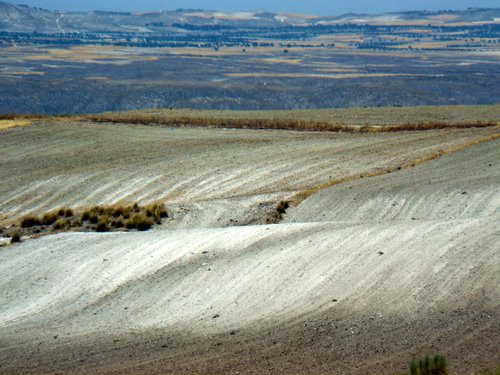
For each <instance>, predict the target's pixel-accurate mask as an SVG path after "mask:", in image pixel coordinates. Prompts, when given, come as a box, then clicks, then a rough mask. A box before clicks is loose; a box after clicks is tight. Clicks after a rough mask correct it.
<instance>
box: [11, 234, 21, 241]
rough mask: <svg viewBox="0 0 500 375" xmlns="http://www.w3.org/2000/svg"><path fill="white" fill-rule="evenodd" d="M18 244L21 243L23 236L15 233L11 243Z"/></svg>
mask: <svg viewBox="0 0 500 375" xmlns="http://www.w3.org/2000/svg"><path fill="white" fill-rule="evenodd" d="M17 242H21V234H20V233H19V232H16V233H14V234H13V235H12V237H11V238H10V243H17Z"/></svg>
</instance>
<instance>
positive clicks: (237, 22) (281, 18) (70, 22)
mask: <svg viewBox="0 0 500 375" xmlns="http://www.w3.org/2000/svg"><path fill="white" fill-rule="evenodd" d="M499 18H500V10H499V9H469V10H466V11H442V12H402V13H388V14H377V15H369V14H346V15H341V16H330V17H325V16H324V15H323V16H311V15H297V14H272V13H250V12H240V13H226V12H220V11H201V10H178V11H154V10H151V12H143V13H140V12H103V11H95V12H66V11H64V10H61V11H48V10H45V9H41V8H33V7H28V6H25V5H14V4H11V3H7V2H0V31H9V32H33V31H34V30H36V31H37V32H41V33H73V32H77V33H81V32H132V31H136V32H147V33H155V32H165V31H167V32H168V31H170V32H171V31H173V29H175V28H179V27H181V28H182V27H188V26H189V25H191V26H193V27H207V28H210V27H213V26H216V27H217V28H219V29H220V28H222V29H223V28H242V29H259V28H269V27H273V28H276V27H288V26H325V25H335V24H366V25H370V24H373V25H376V24H387V23H389V24H394V25H398V24H401V25H403V24H407V25H425V23H426V22H427V23H430V24H433V25H457V24H460V23H467V22H482V23H498V21H497V20H498V19H499ZM188 30H189V29H188Z"/></svg>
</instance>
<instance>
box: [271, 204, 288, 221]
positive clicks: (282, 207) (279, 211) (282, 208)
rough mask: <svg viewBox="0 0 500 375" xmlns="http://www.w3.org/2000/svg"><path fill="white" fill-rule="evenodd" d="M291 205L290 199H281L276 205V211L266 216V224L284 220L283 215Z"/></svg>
mask: <svg viewBox="0 0 500 375" xmlns="http://www.w3.org/2000/svg"><path fill="white" fill-rule="evenodd" d="M289 207H290V203H289V202H288V201H281V202H279V203H278V204H277V205H276V208H275V209H274V211H272V212H270V213H269V214H268V215H267V217H266V224H277V223H279V222H280V221H281V220H283V215H284V214H285V213H286V210H287V209H288V208H289Z"/></svg>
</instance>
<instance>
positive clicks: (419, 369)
mask: <svg viewBox="0 0 500 375" xmlns="http://www.w3.org/2000/svg"><path fill="white" fill-rule="evenodd" d="M399 375H408V373H402V374H399ZM409 375H450V371H449V370H448V361H447V360H446V357H445V356H443V355H441V354H436V355H434V356H433V357H429V356H425V357H423V358H420V359H414V360H413V361H412V362H411V363H410V372H409Z"/></svg>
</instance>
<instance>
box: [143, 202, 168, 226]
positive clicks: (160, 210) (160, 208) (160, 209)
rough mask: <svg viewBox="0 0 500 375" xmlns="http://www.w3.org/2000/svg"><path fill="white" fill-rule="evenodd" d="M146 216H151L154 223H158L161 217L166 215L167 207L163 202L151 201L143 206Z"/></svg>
mask: <svg viewBox="0 0 500 375" xmlns="http://www.w3.org/2000/svg"><path fill="white" fill-rule="evenodd" d="M145 210H146V216H147V217H149V218H151V219H152V220H153V221H154V222H155V223H156V224H160V223H161V221H162V219H165V218H167V217H168V212H167V209H166V208H165V205H164V204H163V203H153V204H150V205H149V206H146V207H145Z"/></svg>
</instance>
